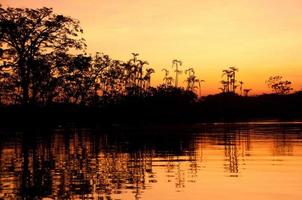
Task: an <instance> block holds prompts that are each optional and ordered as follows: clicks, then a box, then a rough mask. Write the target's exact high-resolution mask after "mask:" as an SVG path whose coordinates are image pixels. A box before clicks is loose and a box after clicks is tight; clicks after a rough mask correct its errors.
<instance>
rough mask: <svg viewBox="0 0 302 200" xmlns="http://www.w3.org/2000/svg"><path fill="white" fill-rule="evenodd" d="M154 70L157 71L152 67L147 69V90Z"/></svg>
mask: <svg viewBox="0 0 302 200" xmlns="http://www.w3.org/2000/svg"><path fill="white" fill-rule="evenodd" d="M154 72H155V70H154V69H152V68H148V69H146V74H145V76H144V78H143V79H144V88H145V90H146V89H147V88H149V87H150V83H151V74H153V73H154Z"/></svg>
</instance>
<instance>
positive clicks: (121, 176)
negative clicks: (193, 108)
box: [0, 122, 302, 200]
mask: <svg viewBox="0 0 302 200" xmlns="http://www.w3.org/2000/svg"><path fill="white" fill-rule="evenodd" d="M0 136H1V139H0V199H165V200H166V199H187V200H191V199H211V200H213V199H232V200H234V199H240V200H246V199H256V200H262V199H263V200H270V199H274V200H275V199H284V200H295V199H296V200H301V199H302V124H301V123H259V122H258V123H237V124H228V125H225V124H199V125H192V126H156V127H151V126H149V127H148V128H146V127H145V128H133V127H132V128H129V127H127V128H126V127H120V126H114V127H113V128H110V129H78V128H66V129H51V130H49V129H47V130H43V129H28V130H22V131H21V130H18V131H12V130H1V134H0Z"/></svg>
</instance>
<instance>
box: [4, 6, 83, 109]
mask: <svg viewBox="0 0 302 200" xmlns="http://www.w3.org/2000/svg"><path fill="white" fill-rule="evenodd" d="M82 32H83V31H82V29H81V28H80V25H79V21H77V20H75V19H72V18H70V17H66V16H63V15H57V14H54V13H53V10H52V9H51V8H45V7H44V8H40V9H28V8H25V9H22V8H3V7H0V47H1V54H0V55H1V59H3V60H4V62H3V63H2V65H1V68H0V71H1V72H2V76H3V75H4V74H3V71H9V72H10V73H9V74H6V76H7V78H6V80H7V79H8V78H11V79H14V81H13V82H14V84H13V86H12V87H14V90H17V91H18V92H19V93H18V96H19V98H20V99H21V100H22V103H23V104H27V103H29V102H30V100H34V99H35V96H36V95H37V94H36V93H37V90H38V88H39V87H42V86H38V84H39V83H38V82H37V81H38V80H41V79H45V80H47V79H49V77H45V76H47V75H50V73H49V72H50V71H49V70H50V68H49V66H48V67H46V65H45V64H44V63H45V58H43V59H42V60H44V61H43V64H42V62H41V61H42V60H41V58H42V57H44V56H47V55H50V54H52V55H54V53H56V52H68V51H69V50H70V49H83V48H84V47H85V43H84V39H83V38H81V37H80V34H81V33H82ZM47 71H48V72H47ZM43 84H44V83H43Z"/></svg>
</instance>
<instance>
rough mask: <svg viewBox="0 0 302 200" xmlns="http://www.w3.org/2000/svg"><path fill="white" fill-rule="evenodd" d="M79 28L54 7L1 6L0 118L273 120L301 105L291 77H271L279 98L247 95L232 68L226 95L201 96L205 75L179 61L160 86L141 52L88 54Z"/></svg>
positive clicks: (270, 83) (225, 74)
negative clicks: (122, 57) (126, 57)
mask: <svg viewBox="0 0 302 200" xmlns="http://www.w3.org/2000/svg"><path fill="white" fill-rule="evenodd" d="M82 33H83V30H82V29H81V27H80V24H79V21H78V20H75V19H73V18H71V17H66V16H63V15H57V14H54V13H53V10H52V9H51V8H40V9H27V8H26V9H21V8H3V7H1V6H0V58H1V60H0V105H1V113H2V114H1V116H2V118H5V120H6V121H9V120H11V119H15V118H18V117H19V118H20V121H22V120H25V119H26V117H25V116H28V115H31V116H35V117H36V118H37V119H35V120H43V119H50V118H55V119H58V120H60V119H61V120H70V121H73V120H75V119H79V120H82V121H93V120H92V119H96V118H97V119H99V120H103V121H131V120H134V121H135V120H140V121H148V120H152V121H154V120H155V121H169V120H170V121H192V120H201V119H217V118H219V119H220V118H221V119H228V118H233V117H239V118H240V117H241V116H242V117H246V116H250V117H258V116H259V115H261V113H262V116H263V117H265V116H268V117H274V116H277V115H275V114H276V113H275V111H277V110H278V109H279V110H280V109H282V106H284V105H285V104H286V105H287V104H290V105H291V107H292V108H296V107H298V106H299V103H298V102H301V101H300V100H301V95H300V93H296V94H292V95H285V94H288V93H289V92H290V91H291V90H292V88H291V82H290V81H287V80H286V81H284V80H283V79H282V77H281V76H272V77H270V78H269V79H268V81H267V85H268V86H269V87H270V88H271V89H272V90H273V91H274V93H275V94H276V95H268V97H267V96H265V95H264V96H258V97H248V93H249V92H250V91H251V89H249V88H244V87H243V85H244V83H243V81H238V80H237V75H236V73H237V72H238V69H237V68H235V67H230V68H228V69H225V70H223V77H225V79H224V80H222V81H221V84H222V87H221V88H220V89H221V94H218V95H210V96H208V97H203V98H198V96H197V94H199V96H200V95H201V85H202V83H203V82H204V80H201V79H199V78H198V77H197V76H196V75H195V71H194V69H193V68H188V69H185V70H182V69H180V68H181V67H182V62H181V61H180V60H177V59H175V60H173V61H172V70H173V72H174V74H175V76H173V77H172V76H171V74H170V70H168V69H162V71H163V72H164V77H163V83H162V84H160V85H159V86H157V87H151V78H152V74H153V73H155V70H154V69H153V68H152V67H150V66H149V63H148V62H147V61H144V60H141V59H140V57H139V54H138V53H132V56H131V58H130V59H129V60H128V61H121V60H115V59H112V58H110V57H109V56H108V55H105V54H102V53H96V54H95V55H88V54H86V53H85V50H86V43H85V40H84V39H83V38H82ZM182 72H184V74H185V75H187V78H186V86H185V87H184V88H183V87H179V75H180V74H181V73H182ZM236 89H237V91H238V89H239V92H238V94H236V93H237V91H236ZM296 99H299V100H297V101H296ZM279 100H282V101H279ZM283 100H284V101H283ZM275 102H283V103H285V104H282V105H281V104H280V105H277V104H276V103H275ZM270 103H272V104H274V106H270ZM275 104H276V105H275ZM285 107H286V106H285ZM282 110H283V111H282V112H280V113H281V114H280V113H279V114H280V115H278V116H281V115H282V113H287V114H286V115H287V116H288V115H290V113H291V112H292V111H293V112H294V113H295V116H296V115H299V114H300V113H301V112H300V110H299V109H282ZM258 111H259V112H258ZM41 116H43V117H41ZM129 116H131V118H130V117H129ZM260 117H261V116H260ZM31 119H32V118H31ZM5 120H4V121H5ZM25 121H26V120H25Z"/></svg>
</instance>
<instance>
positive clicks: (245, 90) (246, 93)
mask: <svg viewBox="0 0 302 200" xmlns="http://www.w3.org/2000/svg"><path fill="white" fill-rule="evenodd" d="M251 90H252V89H244V90H243V92H244V96H246V97H247V96H249V92H250V91H251Z"/></svg>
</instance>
